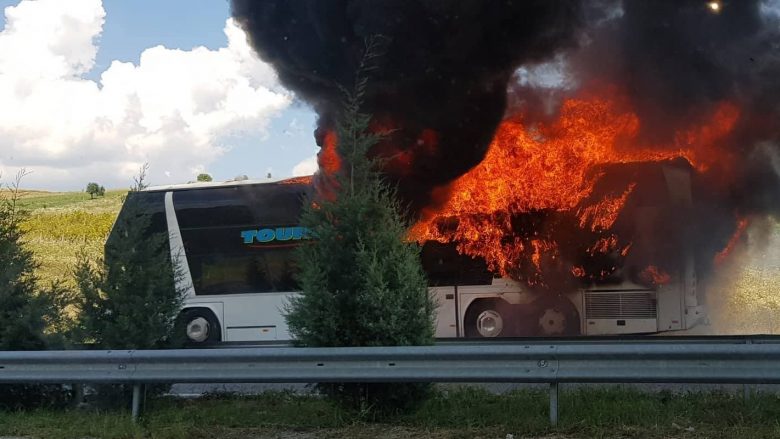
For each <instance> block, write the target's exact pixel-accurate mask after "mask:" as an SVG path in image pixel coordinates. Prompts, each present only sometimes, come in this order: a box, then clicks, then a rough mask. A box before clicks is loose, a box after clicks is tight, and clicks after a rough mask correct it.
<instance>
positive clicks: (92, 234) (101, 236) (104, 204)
mask: <svg viewBox="0 0 780 439" xmlns="http://www.w3.org/2000/svg"><path fill="white" fill-rule="evenodd" d="M126 193H127V191H126V190H114V191H108V192H106V195H105V196H104V197H99V198H95V199H90V196H89V195H88V194H87V193H85V192H42V191H22V192H21V198H20V200H19V207H20V208H21V209H22V210H25V211H27V212H28V213H29V217H28V218H27V219H26V220H25V221H24V223H23V225H22V227H23V230H24V232H25V242H26V244H27V246H28V248H29V249H30V250H32V251H33V252H34V253H35V258H36V260H37V261H38V262H39V263H40V264H41V267H40V272H39V275H40V279H41V280H42V281H44V282H50V281H55V280H62V281H65V282H67V283H68V284H72V282H73V280H72V275H71V272H72V269H73V266H74V264H75V263H76V258H77V255H78V253H79V252H81V251H83V252H85V253H86V254H88V255H89V256H90V257H92V258H98V257H101V256H102V255H103V243H104V241H105V238H106V236H107V234H108V232H109V231H110V230H111V226H112V225H113V223H114V219H115V218H116V215H117V213H118V212H119V209H120V208H121V206H122V200H123V199H124V195H125V194H126Z"/></svg>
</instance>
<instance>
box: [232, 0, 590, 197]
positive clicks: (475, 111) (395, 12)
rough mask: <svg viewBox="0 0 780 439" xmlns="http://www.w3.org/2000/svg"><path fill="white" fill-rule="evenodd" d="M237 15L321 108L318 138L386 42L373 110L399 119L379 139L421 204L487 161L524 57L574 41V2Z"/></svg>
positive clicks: (437, 3)
mask: <svg viewBox="0 0 780 439" xmlns="http://www.w3.org/2000/svg"><path fill="white" fill-rule="evenodd" d="M231 4H232V14H233V17H234V18H235V19H236V20H237V21H238V23H239V24H240V25H241V26H242V27H243V28H244V30H246V31H247V33H248V35H249V40H250V42H251V44H252V46H253V47H254V48H255V50H256V51H257V53H258V54H259V55H260V57H261V58H262V59H263V60H265V61H267V62H270V63H271V64H273V66H274V67H275V68H276V71H277V72H278V75H279V78H280V80H281V81H282V83H283V84H284V85H285V86H287V87H288V88H290V89H292V90H293V91H295V92H296V93H297V95H298V96H299V97H301V98H302V99H303V100H305V101H306V102H308V103H309V104H310V105H312V106H313V107H314V109H315V110H316V111H317V113H318V115H319V122H318V125H319V128H318V131H317V133H316V137H317V143H318V144H319V145H320V146H322V142H323V136H324V133H325V131H326V130H328V129H329V128H330V127H331V126H332V123H333V120H334V117H335V116H336V113H337V111H339V105H340V102H341V101H342V94H341V92H340V87H348V88H349V87H351V84H352V83H353V81H354V75H355V72H356V70H357V66H358V63H359V62H360V60H361V59H362V56H363V52H364V50H365V40H366V39H367V38H370V37H375V36H381V37H382V39H383V40H384V41H385V44H384V47H383V49H382V52H383V54H382V56H381V57H379V58H378V60H377V63H378V64H377V66H376V67H377V68H376V69H375V70H374V71H373V72H372V75H371V78H370V82H369V89H368V91H367V94H366V97H365V98H366V99H365V111H366V112H368V113H370V114H372V115H373V117H374V121H375V123H376V124H377V125H378V128H379V129H384V130H393V131H392V134H390V135H389V136H388V137H387V138H386V139H385V140H384V141H383V142H382V144H380V145H379V146H378V148H377V154H378V155H381V156H384V157H387V158H389V159H390V160H389V161H388V165H387V169H386V172H387V174H388V176H389V177H390V178H392V179H393V180H395V181H396V182H398V183H399V191H400V194H401V195H402V196H403V197H404V198H405V199H406V200H407V201H408V202H410V203H411V205H412V207H421V206H423V205H425V204H426V203H427V202H429V199H428V194H429V192H430V190H431V189H432V188H434V187H436V186H439V185H442V184H445V183H447V182H449V181H451V180H453V179H454V178H456V177H458V176H459V175H461V174H463V173H464V172H466V171H467V170H468V169H470V168H472V167H473V166H475V165H476V164H478V163H479V162H480V161H481V159H482V158H483V156H484V154H485V151H486V149H487V146H488V144H489V142H490V140H491V138H492V136H493V132H494V130H495V127H496V125H497V124H498V123H499V122H500V120H501V118H502V117H503V115H504V112H505V106H506V88H507V82H508V81H509V79H510V77H511V75H512V73H513V72H514V70H515V68H516V67H517V66H518V65H520V64H523V63H526V62H540V61H543V60H544V59H546V58H547V57H549V56H551V55H552V54H554V53H555V52H556V51H557V50H559V49H560V48H562V47H567V46H571V45H572V44H574V42H575V38H574V31H575V29H576V28H577V27H578V25H579V22H580V8H579V4H578V2H576V1H572V0H566V1H549V0H524V1H511V0H500V1H499V0H491V1H484V0H457V1H454V0H452V1H446V0H416V1H414V0H264V1H255V0H232V2H231Z"/></svg>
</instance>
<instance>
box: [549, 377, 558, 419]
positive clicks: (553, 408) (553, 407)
mask: <svg viewBox="0 0 780 439" xmlns="http://www.w3.org/2000/svg"><path fill="white" fill-rule="evenodd" d="M550 425H552V426H553V427H555V426H556V425H558V383H550Z"/></svg>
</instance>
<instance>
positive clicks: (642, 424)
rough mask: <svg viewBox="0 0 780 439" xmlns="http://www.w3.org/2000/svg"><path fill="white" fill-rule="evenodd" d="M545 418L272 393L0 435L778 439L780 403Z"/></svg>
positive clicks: (168, 404) (574, 396)
mask: <svg viewBox="0 0 780 439" xmlns="http://www.w3.org/2000/svg"><path fill="white" fill-rule="evenodd" d="M560 409H561V423H560V425H559V426H558V427H557V428H553V427H550V426H549V424H548V422H547V412H546V411H547V399H546V395H545V394H544V393H543V392H537V391H528V390H526V391H515V392H511V393H507V394H503V395H493V394H489V393H487V392H486V391H484V390H479V389H476V388H456V389H453V390H450V391H449V392H446V393H444V392H442V393H440V394H438V395H437V396H436V397H434V398H433V399H432V400H430V401H428V402H426V403H425V404H423V406H422V407H421V408H420V409H419V410H418V411H417V412H416V413H414V414H411V415H404V416H398V417H395V418H392V419H385V420H383V421H372V420H370V419H367V418H366V416H365V415H364V414H361V413H356V412H350V411H345V410H343V409H341V408H338V407H334V406H332V405H331V404H329V403H328V402H326V401H324V400H322V399H320V398H317V397H313V396H301V395H293V394H289V393H285V392H282V393H268V394H264V395H259V396H252V397H229V396H226V397H225V396H223V397H211V398H202V399H196V400H177V399H162V400H156V401H152V402H151V404H150V407H149V409H148V410H147V412H146V415H145V417H143V418H142V420H141V423H140V425H133V424H132V423H131V422H130V419H129V414H128V413H127V412H92V411H88V410H71V411H57V410H41V411H35V412H27V413H2V412H0V435H5V436H9V435H10V436H29V437H36V438H47V439H48V438H51V439H60V438H63V439H64V438H84V437H91V438H160V439H163V438H171V439H173V438H175V439H183V438H215V437H220V438H236V439H238V438H242V439H245V438H286V439H294V438H369V437H370V438H386V439H398V438H500V439H504V438H506V437H508V436H507V435H508V434H511V435H513V436H514V437H515V438H546V439H553V438H556V439H568V438H572V439H573V438H738V437H745V438H776V437H778V436H780V424H778V422H779V421H778V419H780V399H779V398H778V397H777V396H775V395H756V396H754V397H753V398H752V399H750V400H749V401H747V402H745V401H743V400H742V398H741V397H737V396H734V395H729V394H719V393H714V394H709V393H691V394H670V393H656V394H646V393H639V392H637V391H633V390H627V389H619V388H613V389H603V390H598V389H589V390H573V391H570V392H565V393H563V394H562V395H561V407H560Z"/></svg>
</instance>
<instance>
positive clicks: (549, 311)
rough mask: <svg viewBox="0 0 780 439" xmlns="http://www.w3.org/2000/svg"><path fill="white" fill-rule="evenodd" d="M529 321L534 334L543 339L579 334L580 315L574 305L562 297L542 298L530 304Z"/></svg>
mask: <svg viewBox="0 0 780 439" xmlns="http://www.w3.org/2000/svg"><path fill="white" fill-rule="evenodd" d="M531 307H532V308H533V310H534V312H533V316H532V317H531V319H532V320H531V321H532V322H534V323H536V334H535V335H540V336H545V337H551V336H571V335H579V334H580V315H579V313H578V312H577V308H575V307H574V304H573V303H571V301H569V299H567V298H566V297H563V296H542V297H540V298H538V299H536V300H535V301H534V302H533V303H532V304H531Z"/></svg>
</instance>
